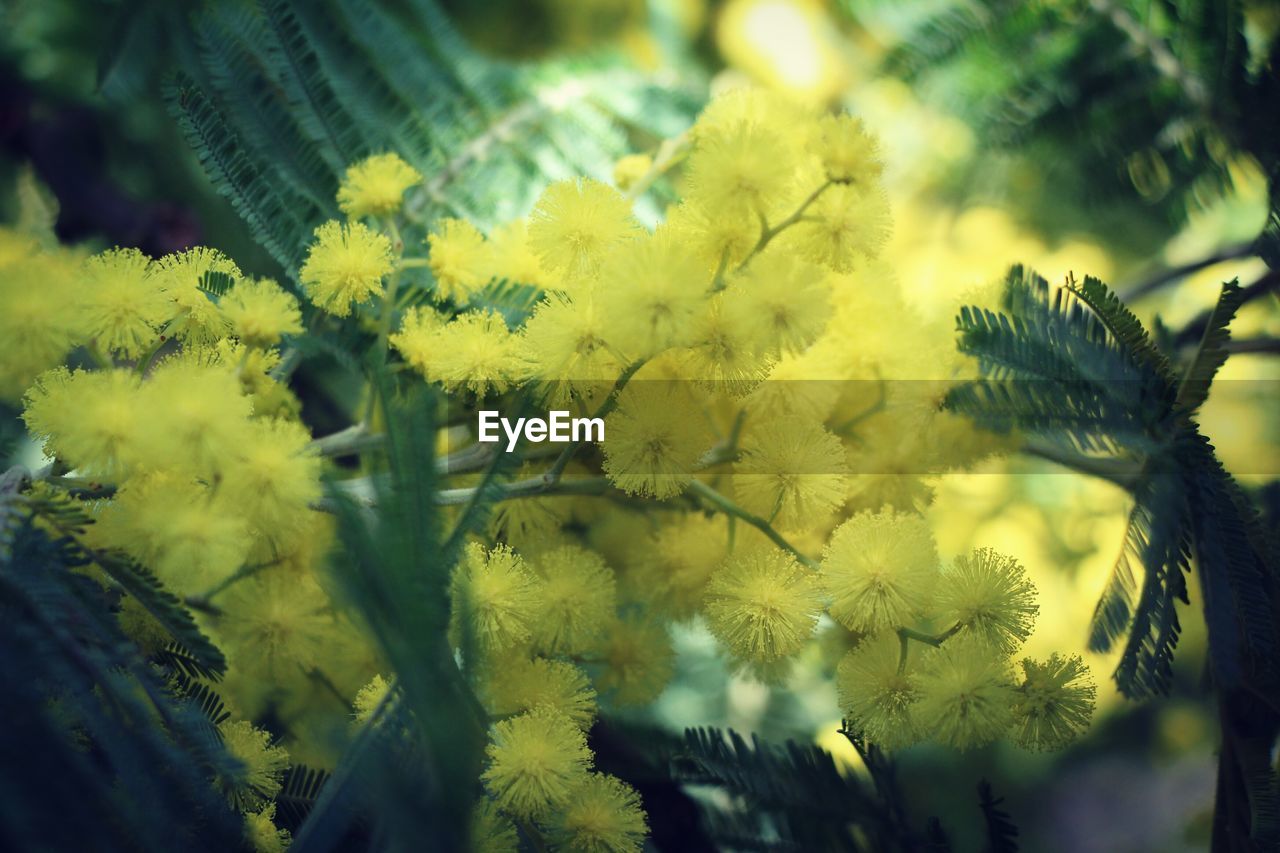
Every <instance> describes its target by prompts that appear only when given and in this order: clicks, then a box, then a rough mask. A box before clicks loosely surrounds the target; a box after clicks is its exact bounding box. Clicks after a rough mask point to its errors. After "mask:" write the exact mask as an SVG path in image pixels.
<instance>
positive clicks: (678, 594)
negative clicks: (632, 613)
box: [629, 513, 729, 620]
mask: <svg viewBox="0 0 1280 853" xmlns="http://www.w3.org/2000/svg"><path fill="white" fill-rule="evenodd" d="M664 521H665V519H664ZM636 551H637V552H638V554H637V557H638V563H639V565H638V566H637V567H636V568H635V570H634V571H633V572H632V573H631V575H630V576H629V580H630V585H631V586H633V587H634V590H633V593H634V594H635V595H636V597H637V598H639V599H641V600H642V601H646V602H652V603H653V605H654V606H655V607H656V608H658V609H660V610H662V611H664V612H666V613H668V614H670V616H671V617H672V618H674V619H681V620H683V619H689V618H691V617H692V616H693V615H694V614H695V613H696V612H698V611H699V610H700V609H701V608H702V604H703V599H704V598H705V596H706V592H707V584H708V583H710V582H711V575H712V573H713V572H714V571H715V570H716V569H717V568H718V567H719V566H720V564H721V563H722V562H724V559H725V557H727V556H728V551H729V524H728V520H727V518H726V517H725V516H723V515H714V516H707V515H703V514H702V513H685V514H683V515H681V516H679V517H678V518H677V519H676V520H675V521H672V522H670V523H664V524H662V526H661V527H659V528H658V531H657V533H656V534H655V535H654V537H653V539H652V540H651V541H650V542H648V543H646V544H645V546H644V547H643V548H637V549H636Z"/></svg>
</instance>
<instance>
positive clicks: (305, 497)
mask: <svg viewBox="0 0 1280 853" xmlns="http://www.w3.org/2000/svg"><path fill="white" fill-rule="evenodd" d="M310 443H311V434H310V433H309V432H307V429H306V427H304V426H303V425H302V424H300V423H298V422H296V421H286V420H276V419H270V420H268V419H258V420H254V421H251V422H250V423H249V426H248V428H247V431H246V435H245V437H244V444H243V445H241V448H240V460H239V463H238V464H236V465H233V466H229V467H228V468H227V469H226V471H225V472H224V473H223V480H222V490H223V497H224V498H225V499H226V500H227V501H228V502H229V503H230V504H231V505H232V506H235V507H236V508H237V510H238V511H239V512H240V513H241V514H242V515H244V516H245V517H246V518H250V519H253V521H254V525H255V526H256V527H257V529H258V530H260V531H262V532H263V533H264V534H265V535H266V537H267V538H268V539H270V540H271V541H272V542H275V543H277V544H281V543H284V542H288V541H289V540H290V539H291V538H292V537H293V536H296V535H298V534H299V533H305V531H306V528H307V523H308V521H309V518H308V516H309V507H310V505H311V504H312V503H313V502H315V501H316V500H318V499H319V497H320V491H321V490H320V459H319V457H318V456H316V455H315V453H314V452H313V451H312V450H311V449H310Z"/></svg>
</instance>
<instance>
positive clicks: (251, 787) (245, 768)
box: [218, 720, 289, 812]
mask: <svg viewBox="0 0 1280 853" xmlns="http://www.w3.org/2000/svg"><path fill="white" fill-rule="evenodd" d="M218 736H219V737H220V738H221V739H222V745H223V746H224V747H225V748H226V750H227V752H228V753H229V754H230V755H231V757H232V758H234V759H235V761H236V763H237V765H238V766H237V767H236V768H235V772H234V774H231V775H228V776H225V777H221V778H219V779H218V784H219V786H220V787H221V788H222V790H223V792H224V793H225V794H226V795H227V798H228V799H230V800H231V802H232V804H233V805H234V806H235V807H236V808H237V809H239V810H240V811H242V812H253V811H259V810H261V809H263V808H265V807H266V806H267V805H268V804H269V803H270V802H271V800H272V799H274V798H275V795H276V794H277V793H279V791H280V781H281V779H282V778H283V777H284V771H285V770H287V769H289V752H288V750H286V749H285V748H284V747H282V746H275V745H273V744H272V743H271V733H270V732H266V731H263V730H262V729H259V728H255V727H254V725H253V724H252V723H247V722H244V721H243V720H234V721H233V720H228V721H227V722H225V723H222V724H221V725H219V726H218Z"/></svg>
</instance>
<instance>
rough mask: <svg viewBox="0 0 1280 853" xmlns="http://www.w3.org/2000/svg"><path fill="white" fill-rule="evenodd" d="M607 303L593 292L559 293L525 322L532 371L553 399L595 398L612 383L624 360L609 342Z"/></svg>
mask: <svg viewBox="0 0 1280 853" xmlns="http://www.w3.org/2000/svg"><path fill="white" fill-rule="evenodd" d="M605 328H606V321H605V315H604V308H603V306H601V305H600V303H599V300H597V299H596V298H595V296H594V295H593V294H591V293H580V294H578V295H577V296H575V297H573V298H572V299H571V298H569V297H567V296H563V295H559V294H555V295H552V296H550V297H548V298H547V299H545V300H543V301H542V302H540V303H538V307H537V308H536V309H535V310H534V312H533V316H532V317H530V318H529V320H528V321H527V322H526V323H525V327H524V343H525V348H526V351H527V353H528V358H529V376H530V378H531V379H534V380H536V381H539V382H541V383H543V385H544V387H545V389H546V395H547V398H548V401H549V402H551V403H554V404H557V405H560V404H564V403H567V402H569V400H570V399H572V398H574V397H579V398H583V399H586V400H588V401H593V400H595V399H596V398H598V397H600V396H602V394H603V392H605V391H607V390H608V389H609V388H611V387H612V385H613V380H614V379H615V378H616V377H617V376H618V374H619V373H621V372H622V369H623V364H622V363H621V361H620V359H619V358H618V356H617V354H616V353H615V352H614V351H613V350H611V349H610V348H609V346H608V345H607V344H606V343H605V340H604V334H605Z"/></svg>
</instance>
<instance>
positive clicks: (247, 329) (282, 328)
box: [219, 278, 302, 347]
mask: <svg viewBox="0 0 1280 853" xmlns="http://www.w3.org/2000/svg"><path fill="white" fill-rule="evenodd" d="M219 307H220V308H221V309H222V316H224V317H226V318H227V322H228V323H230V324H231V333H232V334H233V335H235V336H236V337H237V338H239V339H240V340H241V341H242V342H243V343H244V344H246V345H248V346H253V347H269V346H272V345H274V344H277V343H279V342H280V338H282V337H283V336H284V335H300V334H302V313H301V312H300V311H299V310H298V300H297V299H296V298H294V296H293V294H292V293H289V292H287V291H286V290H285V289H284V288H282V287H281V286H280V285H279V284H277V283H276V282H275V281H273V280H272V279H269V278H259V279H241V280H240V281H239V282H237V284H236V286H235V287H234V288H232V290H231V292H230V293H228V294H227V295H226V296H224V297H223V298H222V301H221V302H220V303H219Z"/></svg>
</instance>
